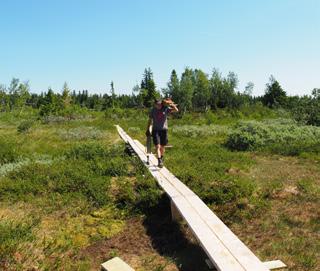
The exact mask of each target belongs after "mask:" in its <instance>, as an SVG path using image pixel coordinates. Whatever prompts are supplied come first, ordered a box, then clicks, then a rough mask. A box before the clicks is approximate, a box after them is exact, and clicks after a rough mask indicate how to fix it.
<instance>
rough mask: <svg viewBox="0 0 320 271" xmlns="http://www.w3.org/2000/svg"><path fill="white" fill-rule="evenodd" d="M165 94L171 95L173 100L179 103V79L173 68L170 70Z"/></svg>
mask: <svg viewBox="0 0 320 271" xmlns="http://www.w3.org/2000/svg"><path fill="white" fill-rule="evenodd" d="M165 95H166V96H169V97H171V98H172V99H173V100H174V101H175V102H177V103H180V98H181V93H180V80H179V78H178V75H177V72H176V71H175V70H172V72H171V75H170V80H169V82H168V84H167V89H166V91H165Z"/></svg>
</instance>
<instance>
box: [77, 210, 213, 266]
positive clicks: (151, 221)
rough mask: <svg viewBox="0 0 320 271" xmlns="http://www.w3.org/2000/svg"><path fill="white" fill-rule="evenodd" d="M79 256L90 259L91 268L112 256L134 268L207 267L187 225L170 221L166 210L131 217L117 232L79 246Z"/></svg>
mask: <svg viewBox="0 0 320 271" xmlns="http://www.w3.org/2000/svg"><path fill="white" fill-rule="evenodd" d="M81 255H82V256H86V257H88V258H89V259H90V260H91V262H92V268H91V270H98V268H99V266H100V264H101V263H103V262H105V261H107V260H108V259H111V258H113V257H115V256H119V257H121V258H122V259H123V260H124V261H126V262H127V263H128V264H129V265H131V266H132V267H133V268H134V269H135V270H137V271H142V270H146V271H147V270H148V271H150V270H164V271H178V270H182V271H194V270H198V271H208V270H209V269H208V268H207V266H206V264H205V262H204V260H205V259H206V255H205V254H204V252H203V251H202V249H201V248H200V247H199V245H198V244H197V243H196V241H195V239H194V238H193V236H192V234H191V232H190V231H189V229H188V227H187V226H186V225H183V224H181V225H178V224H176V223H173V222H171V217H170V212H169V211H168V213H166V214H164V213H161V214H159V213H157V214H152V215H150V216H145V217H135V218H132V219H130V220H128V221H127V226H126V228H125V230H124V231H123V232H122V233H121V234H118V235H116V236H115V237H113V238H110V239H107V240H103V241H100V242H97V243H95V244H93V245H91V246H89V247H87V248H86V249H83V250H82V252H81Z"/></svg>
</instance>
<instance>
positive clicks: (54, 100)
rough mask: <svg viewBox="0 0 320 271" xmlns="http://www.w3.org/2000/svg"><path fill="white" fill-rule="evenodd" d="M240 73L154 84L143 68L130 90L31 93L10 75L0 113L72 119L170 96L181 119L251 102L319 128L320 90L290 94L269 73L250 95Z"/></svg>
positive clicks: (187, 74)
mask: <svg viewBox="0 0 320 271" xmlns="http://www.w3.org/2000/svg"><path fill="white" fill-rule="evenodd" d="M237 87H238V77H237V75H236V74H235V73H234V72H229V73H228V74H227V76H223V75H222V74H221V73H220V72H219V71H218V70H217V69H213V71H212V73H211V75H208V74H206V73H205V72H203V71H202V70H201V69H191V68H185V70H184V71H183V73H182V74H181V76H179V75H178V74H177V73H176V71H175V70H173V71H172V72H171V75H170V79H169V81H168V83H167V87H166V88H163V89H161V90H159V89H157V88H156V84H155V81H154V79H153V73H152V70H151V69H150V68H147V69H145V71H144V73H143V76H142V80H141V84H140V85H136V86H134V87H133V90H132V94H121V95H119V94H116V91H115V87H114V83H113V82H111V84H110V91H109V93H108V94H107V93H106V94H91V93H89V91H88V90H82V91H76V90H71V89H70V88H69V87H68V84H67V83H64V85H63V87H62V90H61V91H54V90H53V89H51V88H49V89H48V90H47V91H43V92H41V93H38V94H37V93H31V91H30V87H29V83H28V82H21V81H20V80H19V79H17V78H13V79H12V81H11V83H10V85H9V86H5V85H0V112H11V111H15V112H18V114H21V113H22V112H23V110H25V108H26V107H32V108H36V109H39V115H40V116H41V117H48V116H62V117H68V118H73V115H74V114H76V113H79V112H81V111H82V110H86V109H89V110H95V111H105V110H109V111H110V110H116V111H117V110H118V113H119V110H120V111H121V109H128V108H149V107H150V106H151V105H152V103H153V100H154V99H156V98H159V97H171V98H172V99H173V100H174V101H175V102H176V103H177V104H178V105H179V108H180V114H179V115H178V117H181V116H182V115H183V114H185V113H187V112H208V111H217V110H219V109H226V110H229V111H237V110H241V109H243V108H247V107H250V106H257V105H258V106H264V107H268V108H271V109H279V108H282V109H284V110H286V111H288V112H290V114H291V115H292V117H293V118H294V119H295V120H296V121H298V122H299V123H301V124H306V125H316V126H320V88H314V89H313V90H311V91H310V95H304V96H289V95H287V93H286V91H285V90H284V89H283V88H282V87H281V85H280V83H279V82H278V81H277V80H276V79H275V78H274V77H273V76H270V78H269V82H268V83H267V84H266V89H265V93H264V95H262V96H257V97H256V96H253V89H254V84H253V83H252V82H249V83H248V84H247V85H246V87H245V89H244V90H243V91H239V90H238V88H237Z"/></svg>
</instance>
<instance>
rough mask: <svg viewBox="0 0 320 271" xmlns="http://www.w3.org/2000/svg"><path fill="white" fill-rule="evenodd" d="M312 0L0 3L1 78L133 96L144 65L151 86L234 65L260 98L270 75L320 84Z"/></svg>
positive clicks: (285, 82) (307, 86)
mask: <svg viewBox="0 0 320 271" xmlns="http://www.w3.org/2000/svg"><path fill="white" fill-rule="evenodd" d="M319 14H320V1H318V0H265V1H256V0H225V1H222V0H220V1H218V0H193V1H191V0H171V1H169V0H161V1H160V0H158V1H156V0H149V1H146V0H118V1H116V0H113V1H111V0H110V1H107V0H104V1H102V0H99V1H98V0H86V1H85V0H63V1H62V0H55V1H53V0H51V1H49V0H1V1H0V34H1V36H0V83H2V84H6V85H8V84H9V82H10V81H11V78H12V77H17V78H20V79H21V80H29V81H30V86H31V89H32V91H33V92H40V91H46V90H47V89H48V87H49V86H50V87H52V88H53V89H54V90H56V91H59V90H61V88H62V85H63V83H64V82H65V81H67V82H68V84H69V86H70V87H71V88H72V89H76V90H82V89H88V90H90V91H91V92H99V93H105V92H107V91H109V89H110V81H111V80H113V81H114V83H115V88H116V91H117V92H118V93H131V90H132V87H133V86H134V85H135V84H136V83H139V82H140V80H141V76H142V73H143V70H144V68H145V67H151V69H152V70H153V72H154V79H155V81H156V84H157V86H158V88H161V87H164V86H165V85H166V82H167V81H168V79H169V76H170V72H171V70H172V69H176V70H177V71H178V73H179V74H180V73H181V72H182V70H183V69H184V68H185V67H186V66H189V67H192V68H200V69H202V70H204V71H205V72H207V73H211V71H212V69H213V68H214V67H216V68H218V69H219V70H220V71H221V72H222V73H223V74H227V72H228V71H234V72H235V73H237V74H238V77H239V81H240V84H239V90H243V89H244V86H245V85H246V83H247V82H249V81H252V82H254V84H255V89H254V94H256V95H258V94H262V93H263V92H264V89H265V84H266V83H267V81H268V78H269V76H270V75H271V74H273V75H274V76H275V78H276V79H277V80H279V81H280V83H281V85H282V86H283V88H284V89H285V90H286V91H287V92H288V93H289V94H292V95H293V94H300V95H302V94H310V93H311V90H312V89H313V88H315V87H318V88H319V87H320V15H319Z"/></svg>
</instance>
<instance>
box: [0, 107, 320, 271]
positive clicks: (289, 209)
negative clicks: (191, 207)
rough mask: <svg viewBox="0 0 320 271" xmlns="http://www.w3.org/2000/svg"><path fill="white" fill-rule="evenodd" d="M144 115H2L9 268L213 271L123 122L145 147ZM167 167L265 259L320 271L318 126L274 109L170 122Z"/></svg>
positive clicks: (1, 177)
mask: <svg viewBox="0 0 320 271" xmlns="http://www.w3.org/2000/svg"><path fill="white" fill-rule="evenodd" d="M146 114H147V113H146V112H144V111H141V110H115V111H112V110H109V111H107V112H106V113H100V112H83V113H81V114H80V113H79V115H77V116H76V117H75V118H72V119H68V118H63V117H50V118H46V119H43V118H41V119H39V118H38V113H37V112H36V111H33V110H26V111H25V112H23V113H22V114H18V113H17V114H15V113H1V116H0V145H1V149H0V218H1V220H0V269H2V270H52V269H55V270H97V269H98V267H99V265H100V264H101V263H102V262H104V261H106V260H108V259H109V258H112V257H114V256H120V257H121V258H123V259H124V260H125V261H127V262H128V263H129V264H130V265H131V266H132V267H134V268H135V269H136V270H146V271H147V270H148V271H149V270H154V271H155V270H167V271H169V270H183V271H188V270H193V271H194V270H199V271H202V270H208V269H207V267H206V265H205V263H204V259H205V258H206V257H205V255H204V253H203V252H202V250H201V248H200V247H199V246H198V245H197V243H196V241H195V239H194V238H193V236H192V234H191V232H190V230H189V229H188V228H187V226H186V225H185V224H184V223H183V222H182V223H181V224H175V223H173V222H171V219H170V205H169V201H168V199H167V198H166V197H165V195H164V194H163V192H162V191H161V190H160V189H159V188H158V187H157V185H156V182H155V181H154V180H153V178H152V177H151V176H149V174H148V172H147V171H146V170H145V169H144V167H143V165H141V164H140V162H139V161H138V160H137V159H136V158H134V157H131V156H129V155H128V154H127V153H126V152H125V146H124V144H123V142H122V141H121V140H120V138H119V137H118V135H117V133H116V129H115V127H114V126H113V125H114V124H120V125H121V126H122V127H123V128H124V129H125V130H126V131H127V132H128V133H129V134H130V136H132V137H133V138H136V139H139V140H140V141H141V142H144V141H145V137H144V132H145V127H146ZM169 126H170V132H169V141H170V144H171V145H172V148H168V149H167V153H166V157H165V164H166V166H167V167H168V168H169V169H170V171H171V172H173V173H174V174H175V175H176V176H177V177H178V178H179V179H180V180H182V181H183V182H184V183H186V184H187V185H188V186H189V187H190V188H191V189H192V190H193V191H195V193H197V194H198V195H199V196H200V197H201V198H202V199H203V200H204V201H205V203H206V204H207V205H208V206H209V207H210V208H211V209H212V210H213V211H214V212H215V213H216V214H217V215H218V216H219V217H220V218H221V219H222V220H223V221H224V222H225V223H226V224H227V225H228V226H229V227H230V228H231V229H232V230H233V231H234V232H235V233H236V234H237V235H238V236H239V238H240V239H241V240H242V241H244V242H245V243H246V244H247V245H248V246H249V247H250V248H251V249H252V251H253V252H254V253H255V254H256V255H257V256H259V258H260V259H261V260H271V259H281V260H282V261H283V262H285V263H286V264H287V265H288V267H289V268H288V270H320V262H319V259H320V254H319V253H320V211H319V210H320V209H319V204H320V202H319V199H320V166H319V163H320V149H319V146H320V140H319V138H320V128H319V127H315V126H301V125H299V124H297V123H296V122H295V121H293V120H292V119H291V118H290V116H289V115H286V114H283V112H277V111H271V110H266V109H261V108H260V109H254V110H248V112H238V113H235V112H233V113H230V112H227V111H218V112H215V113H210V112H208V113H202V114H198V113H192V114H186V115H184V116H183V117H182V118H173V119H170V120H169Z"/></svg>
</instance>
